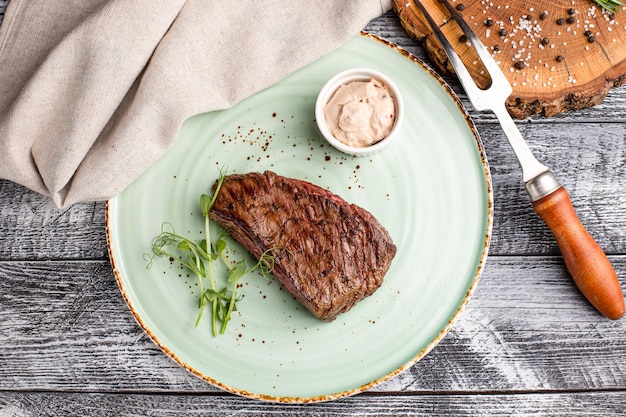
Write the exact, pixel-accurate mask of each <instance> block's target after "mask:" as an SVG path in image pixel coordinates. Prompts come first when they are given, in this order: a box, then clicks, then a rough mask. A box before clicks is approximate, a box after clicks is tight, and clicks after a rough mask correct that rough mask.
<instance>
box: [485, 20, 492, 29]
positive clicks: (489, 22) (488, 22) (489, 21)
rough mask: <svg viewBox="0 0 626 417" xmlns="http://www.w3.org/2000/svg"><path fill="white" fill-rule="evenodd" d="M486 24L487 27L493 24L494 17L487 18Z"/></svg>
mask: <svg viewBox="0 0 626 417" xmlns="http://www.w3.org/2000/svg"><path fill="white" fill-rule="evenodd" d="M485 26H487V27H491V26H493V19H491V18H489V19H487V20H485Z"/></svg>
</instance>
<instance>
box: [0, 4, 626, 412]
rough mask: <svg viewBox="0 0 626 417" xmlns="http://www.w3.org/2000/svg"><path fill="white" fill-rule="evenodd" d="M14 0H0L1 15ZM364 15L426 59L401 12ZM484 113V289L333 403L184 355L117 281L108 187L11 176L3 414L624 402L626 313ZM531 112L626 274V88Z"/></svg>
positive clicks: (1, 324) (3, 238)
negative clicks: (411, 354) (206, 366)
mask: <svg viewBox="0 0 626 417" xmlns="http://www.w3.org/2000/svg"><path fill="white" fill-rule="evenodd" d="M7 4H8V1H6V0H5V1H0V18H1V16H2V12H3V11H4V8H5V7H6V5H7ZM367 30H369V31H371V32H373V33H376V34H378V35H381V36H382V37H384V38H386V39H388V40H390V41H393V42H395V43H397V44H399V45H401V46H402V47H404V48H406V49H407V50H408V51H410V52H412V53H414V54H415V55H417V56H418V57H421V58H423V59H425V55H424V52H423V50H422V49H421V47H420V46H419V45H418V44H417V43H415V42H414V41H412V40H410V39H409V38H408V37H407V36H406V35H405V34H404V32H403V30H402V28H401V27H400V25H399V22H398V20H397V18H396V17H395V15H394V14H393V13H388V14H386V15H384V16H382V17H380V18H378V19H375V20H374V21H372V22H371V23H370V24H369V25H368V27H367ZM448 81H449V82H450V84H451V85H452V87H453V89H454V90H455V91H456V92H457V94H458V95H459V96H460V97H461V98H462V99H463V101H464V102H465V103H466V104H467V106H468V107H469V103H467V101H466V100H465V97H464V94H462V92H461V90H460V88H459V86H458V84H457V83H456V82H455V81H454V80H450V79H448ZM0 82H1V80H0ZM471 114H472V116H473V118H474V121H475V122H476V124H477V126H478V130H479V132H480V134H481V136H482V138H483V141H484V144H485V148H486V151H487V155H488V158H489V163H490V167H491V172H492V175H493V188H494V199H495V219H494V228H493V239H492V244H491V248H490V254H489V257H488V260H487V265H486V268H485V271H484V274H483V276H482V279H481V282H480V284H479V285H478V289H477V290H476V292H475V295H474V297H473V298H472V299H471V301H470V303H469V305H468V307H467V308H466V310H465V311H464V312H463V314H462V316H461V317H460V319H459V320H458V321H457V322H456V323H455V325H454V327H453V328H452V330H451V331H450V333H449V334H448V335H447V336H446V337H445V338H444V339H443V341H442V342H441V343H440V344H439V345H438V346H437V347H436V348H435V349H434V350H433V351H432V352H431V353H429V354H428V355H427V356H426V357H425V358H424V359H422V360H421V361H420V362H418V363H417V364H416V365H415V366H413V367H412V368H410V369H409V370H407V371H405V372H403V373H401V374H400V375H398V376H397V377H395V378H394V379H392V380H390V381H388V382H386V383H384V384H382V385H380V386H378V387H376V388H374V389H371V390H370V391H368V392H365V393H363V394H359V395H356V396H353V397H349V398H345V399H341V400H338V401H334V402H327V403H317V404H309V405H278V404H272V403H265V402H258V401H253V400H249V399H246V398H240V397H236V396H234V395H231V394H228V393H225V392H223V391H221V390H219V389H217V388H214V387H212V386H210V385H208V384H207V383H205V382H203V381H201V380H200V379H198V378H196V377H195V376H193V375H191V374H190V373H188V372H187V371H186V370H184V369H182V368H181V367H179V366H178V365H176V364H175V363H174V362H173V361H172V360H170V359H169V357H168V356H166V355H165V354H164V353H162V352H161V350H160V349H159V348H158V347H157V346H156V345H155V344H153V343H152V341H151V340H150V339H149V338H148V336H146V334H144V332H143V331H142V330H141V328H140V327H139V326H138V325H137V323H136V322H135V320H134V318H133V316H132V315H131V313H130V312H129V310H128V308H127V306H126V304H125V303H124V300H123V299H122V297H121V295H120V292H119V290H118V288H117V284H116V281H115V278H114V276H113V273H112V271H111V267H110V265H109V259H108V255H107V247H106V239H105V227H104V223H105V218H104V203H92V204H77V205H75V206H72V207H70V208H68V209H66V210H58V209H56V208H55V207H54V205H53V204H52V203H51V202H50V201H49V200H48V199H47V198H44V197H42V196H40V195H38V194H35V193H33V192H31V191H29V190H27V189H25V188H23V187H21V186H18V185H16V184H13V183H11V182H8V181H0V416H2V417H4V416H7V417H8V416H44V415H50V416H73V415H91V416H105V415H106V416H109V415H110V416H127V415H150V416H165V415H177V416H192V415H216V416H226V415H235V414H236V415H239V416H253V415H295V414H309V415H315V416H339V415H342V416H343V415H346V416H348V415H350V416H365V415H367V416H378V415H410V416H418V415H419V416H421V415H460V416H463V415H472V416H474V415H578V416H585V415H603V416H614V415H626V319H622V320H620V321H617V322H612V321H610V320H608V319H605V318H603V317H602V316H600V315H599V314H598V313H597V312H596V311H595V310H594V309H593V308H592V307H590V305H589V304H588V303H587V302H586V301H585V300H584V299H583V298H582V296H581V295H580V293H579V292H578V290H577V289H576V287H575V286H574V285H573V283H572V282H571V280H570V278H569V276H568V275H567V273H566V272H565V269H564V266H563V262H562V259H561V257H560V255H559V252H558V249H557V247H556V244H555V242H554V240H553V238H552V237H551V234H550V232H549V231H548V230H547V229H546V227H545V226H544V225H543V223H541V221H540V220H539V218H538V217H537V216H536V214H535V213H534V212H533V210H532V208H531V206H530V204H529V201H528V198H527V196H526V194H525V191H524V189H523V186H522V184H521V182H520V172H519V169H518V165H517V162H516V160H515V159H514V156H513V154H512V152H511V150H510V148H509V147H508V145H507V144H506V142H505V138H504V137H503V134H502V132H501V130H500V128H499V126H498V125H497V123H496V121H495V119H494V118H493V116H492V115H490V114H479V113H476V112H474V111H471ZM519 126H520V128H521V131H522V133H523V134H524V135H525V137H526V138H527V140H528V141H529V143H530V145H531V147H532V148H533V149H534V150H535V152H536V154H537V156H538V158H539V159H540V160H542V161H544V162H545V163H546V164H547V165H549V166H551V167H552V168H553V170H554V171H555V172H556V173H557V175H558V176H559V178H560V180H561V182H563V183H564V185H565V186H566V188H567V189H568V191H569V192H570V195H571V197H572V200H573V202H574V205H575V207H576V209H577V210H578V213H579V216H580V217H581V220H582V221H583V223H585V224H586V225H587V227H588V229H589V230H590V232H591V234H592V235H594V236H595V237H596V238H597V240H598V242H599V243H600V245H601V246H602V247H603V248H604V249H605V251H606V252H607V254H608V255H609V258H610V260H611V261H612V262H613V264H614V266H615V268H616V270H617V273H618V276H619V277H620V279H621V282H622V283H623V285H624V283H626V256H625V255H626V239H625V238H624V230H625V229H626V163H625V161H626V88H620V89H616V90H614V91H612V92H611V93H610V95H609V97H608V98H607V99H606V100H605V101H604V103H602V104H600V105H598V106H597V107H595V108H593V109H589V110H584V111H578V112H570V113H566V114H562V115H559V116H557V117H554V118H550V119H545V118H541V117H536V118H532V119H530V120H526V121H523V122H520V124H519ZM0 140H1V139H0Z"/></svg>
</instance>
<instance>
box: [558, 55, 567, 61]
mask: <svg viewBox="0 0 626 417" xmlns="http://www.w3.org/2000/svg"><path fill="white" fill-rule="evenodd" d="M564 59H565V58H563V56H562V55H557V56H556V62H561V61H563V60H564Z"/></svg>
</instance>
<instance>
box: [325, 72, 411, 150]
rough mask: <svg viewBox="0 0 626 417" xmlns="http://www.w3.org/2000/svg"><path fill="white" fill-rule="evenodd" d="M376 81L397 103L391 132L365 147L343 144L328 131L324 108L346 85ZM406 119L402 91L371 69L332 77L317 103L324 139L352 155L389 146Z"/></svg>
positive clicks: (384, 76) (341, 73)
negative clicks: (385, 88) (389, 92)
mask: <svg viewBox="0 0 626 417" xmlns="http://www.w3.org/2000/svg"><path fill="white" fill-rule="evenodd" d="M372 78H373V79H376V80H378V81H380V82H381V83H383V84H384V85H385V86H386V87H387V88H388V89H389V90H390V91H391V94H392V95H393V99H394V102H395V112H396V114H395V120H394V123H393V126H392V128H391V131H390V132H389V133H388V134H387V136H385V137H384V138H383V139H382V140H380V141H378V142H376V143H374V144H372V145H369V146H365V147H355V146H349V145H346V144H345V143H343V142H340V141H339V140H337V139H336V138H335V137H334V136H333V135H332V134H331V133H330V130H329V129H328V125H327V122H326V117H325V116H324V108H325V107H326V104H327V103H328V102H329V101H330V99H331V98H332V96H333V94H335V92H336V91H337V90H338V89H339V88H340V87H341V86H342V85H344V84H348V83H350V82H352V81H369V80H371V79H372ZM403 119H404V102H403V101H402V95H401V94H400V90H399V89H398V87H397V86H396V84H395V83H394V82H393V81H392V80H391V79H389V78H388V77H387V76H386V75H384V74H382V73H380V72H378V71H376V70H373V69H369V68H352V69H348V70H345V71H342V72H340V73H339V74H337V75H335V76H334V77H332V78H331V79H330V80H328V81H327V82H326V84H324V86H323V87H322V89H321V90H320V92H319V94H318V96H317V101H316V102H315V120H316V122H317V126H318V127H319V130H320V132H321V133H322V135H323V136H324V138H325V139H326V140H327V141H328V143H330V144H331V145H332V146H333V147H334V148H335V149H338V150H340V151H341V152H344V153H347V154H350V155H357V156H358V155H368V154H371V153H374V152H378V151H380V150H381V149H383V148H384V147H385V146H387V145H389V143H391V142H392V141H393V139H395V137H396V136H398V131H399V130H400V126H401V125H402V120H403Z"/></svg>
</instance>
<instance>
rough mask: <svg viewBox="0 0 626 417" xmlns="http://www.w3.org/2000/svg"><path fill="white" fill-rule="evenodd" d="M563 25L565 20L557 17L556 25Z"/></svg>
mask: <svg viewBox="0 0 626 417" xmlns="http://www.w3.org/2000/svg"><path fill="white" fill-rule="evenodd" d="M563 23H565V19H563V18H562V17H559V18H558V19H556V24H557V25H562V24H563Z"/></svg>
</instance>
